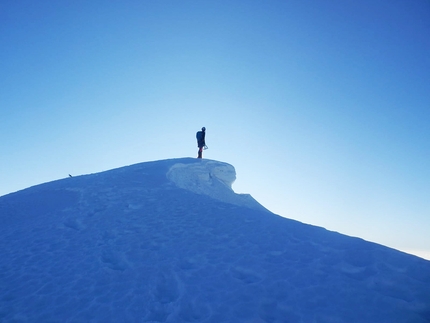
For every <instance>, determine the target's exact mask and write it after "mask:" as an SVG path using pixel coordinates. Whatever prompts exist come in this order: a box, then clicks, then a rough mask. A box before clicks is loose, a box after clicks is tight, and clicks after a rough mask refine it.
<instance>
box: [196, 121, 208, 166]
mask: <svg viewBox="0 0 430 323" xmlns="http://www.w3.org/2000/svg"><path fill="white" fill-rule="evenodd" d="M205 136H206V128H205V127H203V128H202V131H197V134H196V138H197V147H199V153H198V156H197V158H202V153H203V148H205V149H206V148H207V147H206V143H205Z"/></svg>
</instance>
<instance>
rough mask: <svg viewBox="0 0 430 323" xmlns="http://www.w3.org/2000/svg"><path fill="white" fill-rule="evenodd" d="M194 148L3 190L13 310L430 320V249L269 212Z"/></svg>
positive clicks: (157, 317)
mask: <svg viewBox="0 0 430 323" xmlns="http://www.w3.org/2000/svg"><path fill="white" fill-rule="evenodd" d="M234 178H235V172H234V169H233V168H232V166H230V165H228V164H225V163H220V162H215V161H208V160H203V161H201V160H196V159H191V158H184V159H173V160H162V161H155V162H148V163H141V164H136V165H132V166H127V167H123V168H118V169H114V170H110V171H106V172H103V173H98V174H92V175H85V176H77V177H73V178H67V179H63V180H59V181H55V182H51V183H46V184H42V185H38V186H34V187H31V188H28V189H26V190H23V191H19V192H16V193H13V194H9V195H5V196H2V197H0V223H1V225H0V322H175V323H176V322H178V323H180V322H213V323H220V322H235V323H241V322H254V323H262V322H289V323H291V322H292V323H308V322H309V323H312V322H318V323H320V322H321V323H324V322H326V323H329V322H330V323H335V322H348V323H354V322H360V323H361V322H362V323H369V322H372V323H382V322H390V323H404V322H408V323H426V322H427V323H428V322H430V262H429V261H426V260H423V259H420V258H418V257H415V256H411V255H408V254H404V253H401V252H399V251H396V250H393V249H390V248H386V247H384V246H381V245H377V244H374V243H370V242H366V241H364V240H361V239H357V238H352V237H348V236H344V235H342V234H339V233H334V232H330V231H327V230H325V229H323V228H319V227H314V226H310V225H306V224H302V223H300V222H297V221H292V220H289V219H285V218H282V217H280V216H277V215H275V214H273V213H271V212H268V211H267V210H265V209H264V208H262V207H259V206H258V203H257V202H255V201H254V203H252V202H251V203H250V202H249V201H252V198H250V197H249V198H248V201H247V202H244V201H246V199H247V198H246V197H245V199H244V196H242V195H240V194H235V193H234V192H233V191H232V190H231V183H232V182H233V181H234Z"/></svg>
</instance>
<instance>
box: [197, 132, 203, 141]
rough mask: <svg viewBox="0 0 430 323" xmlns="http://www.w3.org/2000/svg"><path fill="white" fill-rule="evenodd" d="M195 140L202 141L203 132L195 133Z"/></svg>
mask: <svg viewBox="0 0 430 323" xmlns="http://www.w3.org/2000/svg"><path fill="white" fill-rule="evenodd" d="M196 138H197V141H202V139H203V132H202V131H197V133H196Z"/></svg>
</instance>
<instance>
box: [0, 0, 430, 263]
mask: <svg viewBox="0 0 430 323" xmlns="http://www.w3.org/2000/svg"><path fill="white" fill-rule="evenodd" d="M429 35H430V2H429V1H428V0H415V1H403V0H402V1H400V0H377V1H375V0H363V1H353V0H333V1H318V0H313V1H310V0H294V1H285V0H282V1H275V0H273V1H263V0H260V1H253V0H247V1H231V0H228V1H227V0H225V1H222V0H221V1H197V0H194V1H162V0H161V1H149V0H148V1H141V0H139V1H138V0H135V1H97V0H94V1H75V0H74V1H52V0H51V1H42V2H36V1H29V0H22V1H12V0H3V1H1V3H0V48H1V50H0V135H1V141H0V150H1V157H0V195H4V194H7V193H9V192H13V191H16V190H19V189H23V188H26V187H28V186H31V185H35V184H39V183H42V182H47V181H51V180H55V179H59V178H64V177H66V176H67V175H68V174H69V173H70V174H72V175H79V174H87V173H94V172H99V171H103V170H107V169H111V168H115V167H120V166H124V165H129V164H133V163H138V162H143V161H150V160H160V159H167V158H177V157H187V156H190V157H195V156H196V154H197V147H196V142H195V133H196V131H197V130H199V128H201V127H202V126H205V127H206V128H207V145H208V146H209V150H207V151H205V152H204V157H206V158H210V159H216V160H220V161H224V162H228V163H230V164H232V165H234V166H235V168H236V171H237V176H238V180H237V182H236V183H235V184H234V189H235V190H236V191H237V192H244V193H250V194H252V195H253V196H254V197H255V198H256V199H257V200H258V201H259V202H260V203H262V204H263V205H264V206H266V207H267V208H268V209H270V210H271V211H273V212H275V213H277V214H280V215H283V216H286V217H289V218H293V219H296V220H299V221H302V222H306V223H310V224H315V225H320V226H323V227H325V228H327V229H330V230H334V231H339V232H342V233H345V234H348V235H354V236H359V237H362V238H365V239H367V240H370V241H375V242H378V243H381V244H385V245H388V246H391V247H394V248H398V249H402V250H407V251H409V252H421V255H423V252H425V251H427V252H429V257H430V235H429V234H428V233H429V232H430V167H429V166H430V126H429V125H430V37H429Z"/></svg>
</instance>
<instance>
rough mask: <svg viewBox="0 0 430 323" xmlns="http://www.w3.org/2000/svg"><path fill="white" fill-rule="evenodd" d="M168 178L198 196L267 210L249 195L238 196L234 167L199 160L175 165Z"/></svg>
mask: <svg viewBox="0 0 430 323" xmlns="http://www.w3.org/2000/svg"><path fill="white" fill-rule="evenodd" d="M167 177H168V178H169V179H170V180H171V181H173V182H174V183H175V184H176V185H177V186H178V187H180V188H184V189H186V190H190V191H191V192H194V193H197V194H205V195H209V196H210V197H212V198H215V199H217V200H220V201H223V202H226V203H231V204H236V205H239V206H246V207H249V208H254V209H259V210H266V209H265V208H264V207H263V206H262V205H261V204H259V203H258V202H257V201H255V200H254V199H253V198H252V197H251V195H249V194H240V195H239V194H236V193H234V191H233V190H232V188H231V185H232V184H233V183H234V181H235V180H236V171H235V169H234V167H233V166H231V165H229V164H226V163H221V162H218V161H212V160H199V162H198V163H193V164H183V163H177V164H174V165H173V166H172V167H171V168H170V170H169V172H168V173H167Z"/></svg>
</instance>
